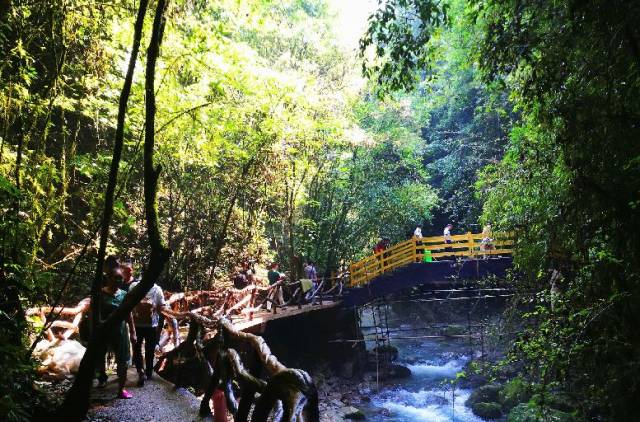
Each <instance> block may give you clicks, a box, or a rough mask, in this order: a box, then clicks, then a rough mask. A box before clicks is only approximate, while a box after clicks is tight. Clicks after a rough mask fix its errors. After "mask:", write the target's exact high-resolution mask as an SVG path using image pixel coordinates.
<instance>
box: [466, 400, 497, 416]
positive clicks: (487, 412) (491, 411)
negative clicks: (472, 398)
mask: <svg viewBox="0 0 640 422" xmlns="http://www.w3.org/2000/svg"><path fill="white" fill-rule="evenodd" d="M471 411H472V412H473V414H474V415H476V416H480V417H481V418H483V419H498V418H499V417H500V416H502V406H501V405H500V403H495V402H491V403H484V402H479V403H474V404H473V406H471Z"/></svg>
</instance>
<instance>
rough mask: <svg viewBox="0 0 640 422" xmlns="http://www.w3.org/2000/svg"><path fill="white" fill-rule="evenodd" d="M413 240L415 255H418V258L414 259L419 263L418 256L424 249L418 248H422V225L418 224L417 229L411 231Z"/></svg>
mask: <svg viewBox="0 0 640 422" xmlns="http://www.w3.org/2000/svg"><path fill="white" fill-rule="evenodd" d="M413 238H414V239H415V240H416V246H417V247H416V255H418V257H416V262H420V258H419V255H422V254H423V253H424V249H423V248H420V247H419V246H422V224H418V227H416V229H415V230H414V231H413Z"/></svg>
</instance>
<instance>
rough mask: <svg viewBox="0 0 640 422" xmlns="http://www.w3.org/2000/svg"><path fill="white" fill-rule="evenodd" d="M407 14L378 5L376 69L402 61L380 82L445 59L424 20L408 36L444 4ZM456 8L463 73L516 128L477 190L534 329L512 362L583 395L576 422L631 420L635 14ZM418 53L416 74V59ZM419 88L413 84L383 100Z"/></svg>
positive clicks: (411, 5)
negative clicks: (427, 12)
mask: <svg viewBox="0 0 640 422" xmlns="http://www.w3.org/2000/svg"><path fill="white" fill-rule="evenodd" d="M396 3H397V2H389V4H391V5H395V4H396ZM402 3H403V8H402V9H401V13H395V14H394V13H392V12H390V11H385V10H384V8H385V7H386V3H383V4H382V6H381V11H379V12H378V14H377V15H376V18H374V19H373V20H372V22H371V23H370V29H369V30H370V33H371V32H373V33H374V34H382V35H383V36H382V37H380V38H379V41H377V46H378V50H376V52H375V53H376V56H377V57H376V59H378V60H385V59H386V58H387V57H389V55H390V54H391V53H392V52H394V54H396V53H397V54H400V56H401V59H400V60H392V61H386V63H388V64H390V67H389V68H388V69H383V71H384V73H385V74H387V75H393V74H397V73H404V74H416V72H420V71H425V70H426V71H427V76H429V75H430V74H429V72H430V69H429V68H428V67H426V66H424V64H425V63H431V64H433V63H434V62H435V60H436V59H437V58H438V56H437V55H434V54H433V48H434V41H435V40H436V39H437V37H434V34H437V31H438V30H437V29H435V28H432V27H431V26H430V25H433V22H432V20H431V19H432V18H431V17H426V18H425V17H423V18H421V19H422V20H423V21H424V24H423V25H421V26H420V25H419V26H418V28H420V29H421V31H417V32H411V31H410V29H411V27H412V24H413V19H416V18H415V17H412V14H415V11H416V10H419V9H420V8H426V7H431V8H432V9H433V8H438V7H441V3H440V2H434V1H428V0H415V1H407V2H402ZM451 3H452V4H453V5H454V6H455V5H456V4H463V8H464V17H465V20H466V23H465V25H466V27H467V28H469V29H468V32H469V33H471V34H475V35H474V36H472V37H471V38H470V41H471V46H472V49H471V51H472V52H473V54H471V55H470V57H469V58H468V59H467V60H466V62H467V63H468V64H469V65H470V66H473V65H474V63H477V64H478V68H479V70H480V71H481V74H482V76H483V78H484V80H485V82H486V83H487V84H489V85H490V86H492V88H498V89H506V90H507V91H508V92H509V100H510V103H511V104H512V105H513V107H514V110H515V111H517V112H518V113H519V114H520V116H521V120H520V122H519V123H518V124H517V126H516V127H514V128H513V129H512V130H511V134H510V143H509V147H508V149H507V152H506V154H505V157H504V159H502V160H501V161H500V162H499V163H492V164H491V165H489V166H488V167H486V168H485V169H484V170H483V172H482V176H481V178H480V181H479V182H478V183H477V184H476V190H477V192H478V195H479V196H478V198H479V199H480V200H481V201H482V202H484V215H483V218H484V220H485V221H486V222H492V223H494V229H495V228H497V229H498V230H502V231H513V232H515V233H516V234H517V239H518V244H517V254H516V256H515V258H516V262H517V265H518V268H519V270H520V271H521V273H522V274H523V275H524V277H523V278H522V280H521V282H519V284H518V287H519V288H520V289H521V293H522V296H521V299H522V300H521V304H522V306H523V307H524V308H525V309H527V312H526V313H525V314H524V315H523V317H524V318H525V327H527V328H526V329H525V333H524V334H523V335H522V336H521V338H520V340H519V341H518V342H517V343H516V347H515V349H514V356H513V358H514V359H519V360H521V361H522V362H523V363H525V365H526V371H525V372H526V375H527V376H528V377H529V378H530V379H532V380H533V381H534V382H536V383H539V385H541V386H543V387H542V388H543V389H548V388H555V387H556V386H558V385H561V386H564V387H565V388H566V389H567V390H570V391H572V392H573V393H574V394H577V395H578V396H580V397H582V401H581V403H580V405H581V408H580V411H581V413H582V414H599V415H601V416H602V417H603V418H606V419H611V420H617V419H623V418H624V417H625V415H628V414H630V413H631V412H633V410H630V409H631V406H632V404H631V403H632V402H633V397H635V396H637V395H638V391H639V390H638V384H637V383H636V382H635V380H637V379H638V378H639V376H640V372H638V371H639V368H640V361H639V360H638V358H637V356H635V354H634V351H635V350H637V349H638V345H639V342H638V336H637V335H636V329H635V327H636V326H637V321H638V319H639V318H640V317H639V313H638V309H640V308H639V307H638V303H640V289H639V287H638V286H640V282H639V277H640V259H639V254H638V248H637V246H636V245H638V244H640V231H639V230H638V227H640V226H639V224H638V223H639V221H638V216H639V214H638V213H637V212H636V211H637V210H636V209H635V206H636V204H637V198H638V195H639V194H640V190H639V186H640V168H639V167H638V162H639V161H638V157H639V156H640V150H639V149H638V148H639V147H638V143H637V142H636V140H637V138H638V135H639V133H638V130H639V129H638V126H637V124H636V122H637V119H638V116H640V100H639V99H640V95H639V94H640V77H639V76H638V75H640V72H639V70H640V48H639V42H638V40H639V39H640V33H639V32H638V27H637V25H634V24H633V22H636V21H637V20H638V18H639V17H640V6H639V5H638V4H637V3H636V2H631V3H629V2H623V1H613V2H609V1H596V0H594V1H588V2H580V1H572V0H570V1H560V2H537V3H536V2H533V3H531V2H529V3H518V4H516V5H514V4H513V2H509V1H465V2H451ZM389 16H391V18H389ZM436 23H437V22H436ZM425 31H428V34H426V35H425V34H424V33H423V32H425ZM389 33H391V34H392V35H388V34H389ZM393 34H397V35H398V36H406V35H407V34H409V36H408V39H407V45H412V46H414V47H415V48H411V49H409V50H410V51H409V52H404V51H402V49H398V44H396V45H393V44H389V43H387V42H386V40H389V39H391V40H393V39H397V38H394V37H396V35H393ZM371 40H372V42H376V41H375V38H372V39H371ZM416 52H417V53H418V54H420V55H422V56H423V57H421V58H420V60H421V62H419V61H418V60H416V59H413V57H412V56H413V55H414V54H415V53H416ZM383 81H384V80H383ZM413 84H414V79H409V78H406V79H403V80H402V81H401V82H398V81H392V82H391V83H389V84H388V88H389V89H396V88H398V87H402V88H406V87H411V86H413ZM383 89H384V88H383ZM519 411H521V412H520V413H522V412H524V411H525V410H523V409H520V410H519ZM516 413H517V412H516ZM525 413H526V412H525ZM556 416H558V417H560V416H559V415H556ZM523 417H524V416H523ZM554 417H555V416H554ZM510 420H511V416H510ZM513 420H516V419H513Z"/></svg>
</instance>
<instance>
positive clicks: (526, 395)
mask: <svg viewBox="0 0 640 422" xmlns="http://www.w3.org/2000/svg"><path fill="white" fill-rule="evenodd" d="M530 398H531V386H530V385H529V383H527V382H526V381H525V380H524V379H523V378H522V377H516V378H513V379H511V380H509V381H508V382H507V383H505V384H504V386H503V387H502V389H501V390H500V392H499V394H498V401H499V402H500V404H502V408H503V409H504V410H505V411H509V410H511V409H513V408H514V407H516V406H517V405H518V404H519V403H526V402H527V401H529V399H530Z"/></svg>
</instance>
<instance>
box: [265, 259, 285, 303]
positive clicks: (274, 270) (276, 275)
mask: <svg viewBox="0 0 640 422" xmlns="http://www.w3.org/2000/svg"><path fill="white" fill-rule="evenodd" d="M279 268H280V266H279V265H278V263H277V262H274V263H273V264H271V269H270V270H269V272H268V273H267V279H268V280H269V286H273V285H274V284H276V283H277V282H279V281H281V280H284V275H283V274H281V273H280V272H278V269H279ZM276 292H277V293H276ZM276 296H277V300H278V303H279V304H283V303H284V297H283V296H282V287H275V288H273V289H272V290H271V291H270V292H269V298H270V299H271V300H273V301H275V300H276ZM267 309H271V302H269V303H267Z"/></svg>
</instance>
